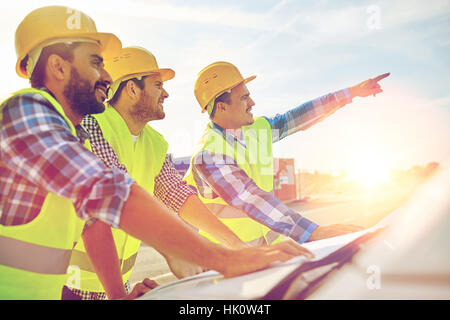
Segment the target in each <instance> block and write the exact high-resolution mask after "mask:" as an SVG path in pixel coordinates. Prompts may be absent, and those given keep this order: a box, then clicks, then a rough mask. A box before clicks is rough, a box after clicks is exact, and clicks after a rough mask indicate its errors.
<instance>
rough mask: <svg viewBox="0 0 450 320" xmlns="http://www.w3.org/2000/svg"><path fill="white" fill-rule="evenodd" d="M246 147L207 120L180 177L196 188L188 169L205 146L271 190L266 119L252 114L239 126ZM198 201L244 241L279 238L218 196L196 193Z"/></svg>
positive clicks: (260, 242)
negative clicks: (248, 121) (252, 117)
mask: <svg viewBox="0 0 450 320" xmlns="http://www.w3.org/2000/svg"><path fill="white" fill-rule="evenodd" d="M242 133H243V136H244V139H245V142H246V144H247V148H245V147H244V146H242V145H241V144H240V143H239V142H236V141H233V142H232V143H230V142H227V141H226V140H225V139H224V137H223V135H222V134H220V133H218V132H217V131H216V130H213V129H212V127H211V124H208V126H207V128H206V130H205V132H204V133H203V136H202V138H201V139H200V142H199V144H198V145H197V148H196V151H195V152H194V155H193V157H192V158H191V164H190V166H189V169H188V171H187V172H186V175H185V177H184V180H185V181H186V182H187V183H188V184H190V185H193V186H195V187H197V189H198V185H197V183H196V181H195V178H194V174H193V172H192V167H193V161H194V158H195V155H197V154H199V153H200V152H202V151H204V150H206V151H209V152H211V153H214V154H215V155H219V156H220V155H226V156H228V157H230V158H232V159H234V160H235V161H236V163H237V164H238V166H239V168H241V169H242V170H244V171H245V173H246V174H247V175H248V176H249V177H250V178H251V179H253V181H254V182H255V183H256V185H257V186H258V187H259V188H261V189H262V190H264V191H266V192H272V190H273V155H272V131H271V127H270V124H269V122H268V121H267V120H266V119H265V118H263V117H258V118H255V121H254V123H253V124H251V125H249V126H245V127H243V128H242ZM199 198H200V199H201V200H202V202H203V203H204V204H205V205H206V206H207V207H208V208H209V209H210V210H211V211H212V212H214V213H215V214H216V215H217V217H218V218H219V219H220V220H221V221H222V222H223V223H224V224H225V225H227V226H228V227H229V228H230V229H231V230H232V231H233V232H234V233H236V235H237V236H238V237H239V238H240V239H241V240H242V241H244V242H246V243H248V244H251V245H263V244H274V243H276V242H279V241H281V240H282V238H283V237H282V236H281V235H280V234H279V233H277V232H275V231H273V230H271V229H270V228H268V227H267V226H265V225H263V224H261V223H259V222H257V221H255V220H253V219H252V218H250V217H249V216H248V215H247V214H246V213H245V212H244V211H242V210H239V209H236V208H234V207H232V206H230V205H228V204H227V203H226V202H225V200H223V199H222V198H221V197H217V198H214V199H208V198H204V197H202V196H201V194H199ZM200 234H202V235H203V236H205V237H206V238H208V239H210V240H211V241H213V242H216V243H218V241H217V240H216V239H214V237H212V236H211V235H209V234H208V233H206V232H204V231H202V230H201V231H200Z"/></svg>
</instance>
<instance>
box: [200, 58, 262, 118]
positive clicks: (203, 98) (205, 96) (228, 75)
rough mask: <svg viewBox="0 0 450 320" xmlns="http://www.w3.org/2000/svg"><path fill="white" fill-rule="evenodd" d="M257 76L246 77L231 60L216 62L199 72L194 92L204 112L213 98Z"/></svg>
mask: <svg viewBox="0 0 450 320" xmlns="http://www.w3.org/2000/svg"><path fill="white" fill-rule="evenodd" d="M255 78H256V76H251V77H248V78H245V79H244V77H242V75H241V73H240V72H239V70H238V68H236V67H235V66H234V65H233V64H231V63H229V62H223V61H218V62H214V63H212V64H210V65H209V66H207V67H205V68H204V69H203V70H202V71H200V72H199V74H198V77H197V81H195V87H194V94H195V97H196V98H197V101H198V103H199V104H200V107H201V108H202V112H205V111H206V107H207V105H208V103H209V102H210V101H211V100H212V99H214V98H216V97H218V96H219V95H221V94H222V93H224V92H225V91H227V90H230V89H233V88H234V87H236V86H237V85H238V84H240V83H242V82H243V83H247V82H249V81H252V80H253V79H255Z"/></svg>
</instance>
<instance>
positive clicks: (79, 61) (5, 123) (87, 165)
mask: <svg viewBox="0 0 450 320" xmlns="http://www.w3.org/2000/svg"><path fill="white" fill-rule="evenodd" d="M120 48H121V42H120V40H119V39H118V38H117V37H115V36H114V35H112V34H107V33H99V32H97V30H96V27H95V23H94V21H93V20H92V19H91V18H90V17H88V16H87V15H85V14H84V13H82V12H79V11H76V10H73V9H70V8H67V7H62V6H50V7H43V8H39V9H36V10H34V11H32V12H31V13H29V14H28V15H27V16H26V17H25V18H24V20H23V21H22V22H21V23H20V25H19V26H18V28H17V31H16V51H17V56H18V60H17V65H16V70H17V73H18V74H19V75H20V76H22V77H27V78H30V81H31V84H32V88H27V89H23V90H20V91H17V92H15V93H13V94H12V95H10V96H9V97H8V98H7V99H5V100H4V101H3V102H1V103H0V111H1V112H0V115H1V119H0V123H1V125H0V172H1V177H0V299H59V298H60V297H61V290H62V287H63V285H64V283H65V282H66V281H67V267H68V265H69V260H70V256H71V252H72V248H73V246H74V242H75V241H77V240H78V239H79V238H80V235H81V231H82V228H83V224H84V223H83V221H82V220H81V219H88V218H92V217H94V218H98V219H100V220H101V221H103V222H105V223H107V224H109V225H111V226H113V227H115V228H120V229H122V230H124V231H125V232H126V233H128V234H130V235H132V236H134V237H136V238H137V239H141V240H142V241H144V242H145V243H147V244H148V245H150V246H153V247H154V248H156V249H157V250H159V251H160V252H164V253H166V254H170V255H173V256H178V257H179V258H181V259H185V260H187V261H189V262H191V263H195V264H199V265H201V266H204V267H206V268H209V269H214V270H217V271H219V272H221V273H223V274H224V275H226V276H233V275H237V274H241V273H246V272H250V271H253V270H256V269H260V268H264V267H265V266H267V265H269V264H270V263H272V262H273V261H276V260H286V259H290V258H291V257H293V256H296V255H299V254H302V253H303V251H302V250H299V249H298V248H297V247H293V246H290V245H289V244H288V243H286V244H285V243H282V244H280V246H278V247H277V248H274V250H273V251H268V250H267V248H264V247H259V248H256V249H255V248H245V249H242V250H230V249H227V248H224V247H221V246H218V245H215V244H213V243H211V242H210V241H207V240H206V239H204V238H203V237H200V236H199V235H198V234H197V233H196V232H194V231H193V230H192V229H191V227H189V226H187V225H186V224H185V223H183V222H182V221H181V220H180V219H179V218H178V217H175V216H174V215H173V214H171V212H170V211H169V210H168V209H166V208H165V207H163V206H162V205H161V204H160V203H159V202H158V201H157V200H156V199H154V198H153V197H151V196H150V195H149V194H148V192H147V191H145V189H144V188H143V187H140V186H139V185H138V184H137V183H136V182H135V181H134V180H133V179H132V178H130V176H129V175H128V174H125V173H123V172H121V171H120V170H117V169H115V168H107V167H106V166H105V165H104V164H103V163H102V162H101V161H100V160H99V159H98V158H97V157H96V156H95V155H94V154H93V153H91V152H90V151H89V150H87V149H86V148H85V147H84V146H83V144H82V143H81V142H82V141H83V140H84V139H85V138H86V137H87V135H86V132H85V131H83V129H82V128H81V127H80V126H79V124H80V122H81V120H82V118H83V117H84V116H85V115H86V114H93V113H98V112H102V111H103V110H104V105H103V101H104V100H105V98H106V90H107V87H108V86H109V85H110V84H111V82H112V79H111V77H110V76H109V74H108V73H107V72H106V71H105V69H104V65H103V62H102V60H103V57H107V56H115V55H117V54H118V51H117V50H120ZM80 218H81V219H80ZM244 262H245V263H244ZM143 285H144V286H145V285H148V286H149V287H152V286H153V285H154V284H153V283H149V282H147V283H146V282H145V281H144V283H143Z"/></svg>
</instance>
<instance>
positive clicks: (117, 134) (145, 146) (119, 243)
mask: <svg viewBox="0 0 450 320" xmlns="http://www.w3.org/2000/svg"><path fill="white" fill-rule="evenodd" d="M93 116H94V117H95V119H96V120H97V122H98V124H99V126H100V128H101V130H102V133H103V136H104V138H105V139H106V140H107V141H108V143H109V144H110V146H111V147H112V149H113V150H114V152H115V153H116V155H117V158H118V160H119V161H120V163H121V164H123V165H124V166H125V167H126V168H127V171H128V173H129V174H130V176H131V177H132V178H133V179H135V180H136V182H137V183H138V184H139V185H140V186H142V187H143V188H144V189H145V190H146V191H147V192H149V193H150V194H152V195H153V188H154V180H155V177H156V176H157V175H158V174H159V172H160V171H161V168H162V166H163V163H164V160H165V157H166V154H167V149H168V144H167V142H166V141H165V140H164V138H163V136H162V135H161V134H160V133H158V132H157V131H156V130H154V129H153V128H152V127H150V126H149V125H146V126H145V127H144V129H143V130H142V132H141V134H140V135H139V137H138V139H137V140H136V143H134V144H133V138H132V136H131V133H130V130H129V129H128V126H127V124H126V123H125V121H124V120H123V118H122V117H121V116H120V114H119V113H118V112H117V111H116V110H115V109H114V108H113V107H111V106H108V105H107V106H106V109H105V112H103V113H101V114H96V115H93ZM112 234H113V237H114V242H115V245H116V249H117V253H118V255H119V261H120V266H121V272H122V280H123V282H124V283H125V282H126V281H128V279H129V278H130V274H131V272H132V270H133V266H134V264H135V261H136V257H137V252H138V250H139V246H140V244H141V241H140V240H138V239H136V238H134V237H132V236H130V235H128V234H126V233H125V232H123V231H122V230H120V229H114V228H113V229H112ZM70 264H71V265H73V266H76V267H78V268H80V270H81V281H80V283H79V286H78V285H74V284H70V285H69V287H71V288H75V289H79V290H84V291H91V292H104V291H105V290H104V288H103V286H102V284H101V282H100V280H99V279H98V277H97V274H96V273H95V270H94V268H93V266H92V264H91V263H90V260H89V258H88V256H87V254H86V249H85V247H84V244H83V241H79V242H78V243H77V245H76V247H75V248H74V252H73V254H72V259H71V261H70Z"/></svg>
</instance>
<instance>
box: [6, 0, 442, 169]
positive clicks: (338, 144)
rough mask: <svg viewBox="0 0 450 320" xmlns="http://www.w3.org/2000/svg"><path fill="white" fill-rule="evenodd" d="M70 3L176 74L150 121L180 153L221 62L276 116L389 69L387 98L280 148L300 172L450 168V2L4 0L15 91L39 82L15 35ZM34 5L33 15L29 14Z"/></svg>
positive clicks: (361, 105)
mask: <svg viewBox="0 0 450 320" xmlns="http://www.w3.org/2000/svg"><path fill="white" fill-rule="evenodd" d="M55 4H58V5H66V6H70V7H72V8H75V9H77V10H81V11H83V12H85V13H87V14H88V15H89V16H91V17H92V18H93V19H94V20H95V22H96V25H97V29H98V30H99V31H100V32H111V33H114V34H116V35H117V36H118V37H119V38H120V39H121V41H122V44H123V46H124V47H126V46H141V47H144V48H146V49H148V50H149V51H151V52H152V53H153V54H154V55H155V56H156V59H157V60H158V64H159V66H160V67H161V68H166V67H168V68H172V69H173V70H175V72H176V75H175V78H174V79H172V80H170V81H167V82H166V83H165V84H164V87H165V89H166V90H167V91H168V93H169V98H168V99H166V101H165V103H164V110H165V113H166V118H165V119H164V120H159V121H152V122H151V123H150V124H151V125H152V126H153V127H154V128H155V129H157V130H158V131H159V132H161V133H162V134H163V135H164V137H165V138H166V140H167V141H168V142H169V152H171V153H173V155H174V156H175V157H184V156H189V155H190V154H191V152H192V150H193V149H194V146H195V144H196V142H197V141H198V139H199V137H200V135H201V133H202V132H203V130H204V128H205V126H206V124H207V123H208V120H209V119H208V117H207V115H206V114H202V113H201V112H200V111H201V110H200V107H199V105H198V104H197V101H196V100H195V97H194V93H193V88H194V82H195V79H196V77H197V74H198V72H199V71H200V70H201V69H203V68H204V67H205V66H207V65H208V64H210V63H212V62H215V61H228V62H231V63H233V64H234V65H236V66H237V67H238V68H239V70H240V71H241V73H242V74H243V76H244V77H247V76H250V75H256V76H257V78H256V79H255V80H254V81H252V82H250V83H249V84H248V85H247V87H248V89H249V91H250V93H251V96H252V98H253V100H254V101H255V103H256V105H255V106H254V107H253V114H254V115H255V116H273V115H275V114H277V113H283V112H286V111H288V110H289V109H291V108H293V107H296V106H298V105H300V104H303V103H305V102H307V101H309V100H312V99H314V98H317V97H319V96H322V95H325V94H327V93H331V92H334V91H337V90H340V89H343V88H346V87H349V86H352V85H355V84H357V83H359V82H362V81H364V80H367V79H369V78H373V77H375V76H377V75H379V74H382V73H385V72H390V73H391V75H390V76H389V77H388V78H386V79H384V80H382V81H381V83H380V84H381V86H382V88H383V90H384V92H383V93H381V94H379V95H377V96H376V97H367V98H355V99H354V100H353V102H352V103H351V104H349V105H347V106H345V107H344V108H342V109H340V110H339V111H337V112H336V113H335V114H333V115H332V116H330V117H329V118H327V119H325V120H324V121H322V122H320V123H319V124H317V125H315V126H313V127H311V128H309V129H308V130H306V131H302V132H299V133H296V134H294V135H291V136H288V137H286V138H285V139H284V140H282V141H280V142H278V143H275V144H274V152H275V156H276V157H284V158H294V159H295V167H296V169H297V170H298V169H302V170H309V171H314V170H318V171H322V172H336V171H341V170H347V171H351V170H352V168H355V167H358V170H361V165H362V167H363V170H366V171H368V170H373V172H377V170H378V171H379V170H380V168H389V169H393V168H394V169H407V168H409V167H411V166H413V165H426V164H427V163H428V162H431V161H438V162H440V163H441V166H444V167H446V166H448V164H450V125H449V124H450V93H449V87H450V86H449V85H450V72H449V71H450V59H449V58H450V1H444V0H422V1H418V0H412V1H381V0H379V1H378V0H371V1H350V0H345V1H320V0H319V1H317V0H316V1H299V0H251V1H246V0H239V1H237V0H227V1H216V0H208V1H207V0H197V1H195V0H171V1H170V0H167V1H162V0H160V1H152V0H145V1H144V0H122V1H111V0H109V1H102V0H97V1H59V2H55V1H20V0H17V1H9V2H5V1H2V4H1V5H0V6H1V10H2V12H3V17H2V20H1V21H0V25H1V28H0V39H1V40H0V55H1V57H2V63H1V64H0V72H1V75H2V77H1V80H0V81H1V87H2V91H3V92H4V93H3V94H5V95H6V94H8V93H9V92H12V91H15V90H18V89H21V88H23V87H27V86H28V82H27V81H26V80H23V79H20V78H19V77H18V76H17V75H16V73H15V70H14V66H15V61H16V56H15V49H14V33H15V29H16V27H17V25H18V24H19V23H20V21H21V20H22V19H23V18H24V17H25V15H26V14H27V13H28V12H30V11H31V10H33V9H35V8H38V7H41V6H44V5H55ZM25 8H26V9H25Z"/></svg>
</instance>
